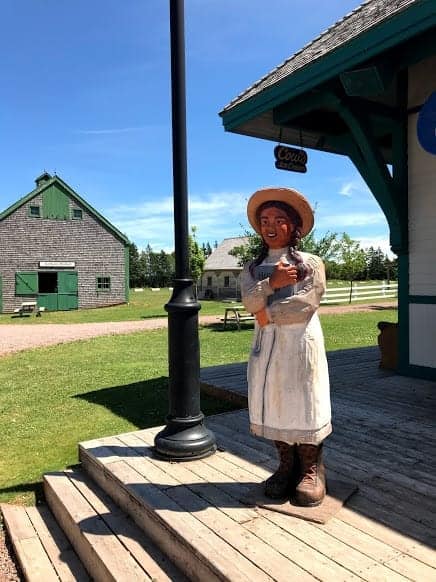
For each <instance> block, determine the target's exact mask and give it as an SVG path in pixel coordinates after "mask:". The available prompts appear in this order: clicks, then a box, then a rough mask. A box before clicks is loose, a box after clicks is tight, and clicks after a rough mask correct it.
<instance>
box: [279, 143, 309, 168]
mask: <svg viewBox="0 0 436 582" xmlns="http://www.w3.org/2000/svg"><path fill="white" fill-rule="evenodd" d="M274 156H275V158H276V161H275V166H276V168H277V169H278V170H289V171H290V172H301V173H303V174H304V173H305V172H307V168H306V164H307V153H306V152H305V151H304V150H300V149H296V148H290V147H288V146H283V145H277V146H276V147H275V148H274Z"/></svg>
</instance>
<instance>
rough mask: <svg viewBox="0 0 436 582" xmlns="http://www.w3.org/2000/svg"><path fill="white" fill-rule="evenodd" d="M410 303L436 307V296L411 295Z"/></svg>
mask: <svg viewBox="0 0 436 582" xmlns="http://www.w3.org/2000/svg"><path fill="white" fill-rule="evenodd" d="M409 303H417V304H419V305H434V304H435V303H436V295H410V296H409Z"/></svg>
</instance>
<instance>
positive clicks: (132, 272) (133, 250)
mask: <svg viewBox="0 0 436 582" xmlns="http://www.w3.org/2000/svg"><path fill="white" fill-rule="evenodd" d="M141 284H142V282H141V269H140V263H139V252H138V247H137V246H136V245H135V243H133V242H131V243H129V285H130V287H139V286H140V285H141Z"/></svg>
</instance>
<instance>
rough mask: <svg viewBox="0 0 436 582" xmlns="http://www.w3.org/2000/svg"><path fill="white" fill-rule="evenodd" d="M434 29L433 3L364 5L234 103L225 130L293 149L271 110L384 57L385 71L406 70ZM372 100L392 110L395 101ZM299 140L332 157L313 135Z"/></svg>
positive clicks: (295, 137) (375, 1) (293, 137)
mask: <svg viewBox="0 0 436 582" xmlns="http://www.w3.org/2000/svg"><path fill="white" fill-rule="evenodd" d="M435 27H436V2H435V1H434V0H367V1H366V2H364V3H363V4H361V5H360V6H359V7H358V8H356V9H355V10H353V11H352V12H350V13H349V14H347V15H346V16H344V17H343V18H342V19H341V20H339V21H338V22H337V23H336V24H334V25H333V26H331V27H330V28H328V29H327V30H326V31H324V32H323V33H321V34H320V35H319V36H318V37H317V38H315V39H314V40H313V41H312V42H310V43H309V44H307V45H306V46H305V47H303V48H302V49H301V50H299V51H298V52H296V53H295V54H293V55H292V56H290V57H289V58H288V59H286V60H285V61H284V62H283V63H281V64H280V65H278V66H277V67H275V68H274V69H273V70H272V71H271V72H269V73H268V74H267V75H265V76H264V77H262V78H261V79H260V80H258V81H256V82H255V83H254V84H253V85H251V86H250V87H248V89H246V90H245V91H243V92H242V93H241V94H240V95H238V96H237V97H236V98H235V99H233V100H232V101H231V102H230V103H229V104H228V105H227V106H226V107H224V109H223V110H222V111H221V112H220V115H221V116H222V118H223V124H224V127H225V129H226V130H227V131H233V132H235V133H241V134H243V135H250V136H255V137H261V138H264V139H270V140H273V141H282V140H283V143H296V144H298V142H299V139H300V137H301V136H300V134H299V131H296V132H295V131H294V132H292V129H289V128H286V127H282V128H281V126H284V124H281V123H280V120H279V119H277V118H276V117H275V113H276V111H275V108H277V107H278V106H280V105H282V104H284V103H286V102H288V103H289V102H291V101H292V100H294V99H295V98H298V97H299V96H301V98H302V99H304V98H305V97H306V96H310V95H311V93H313V94H317V93H318V92H319V91H321V92H322V91H323V90H324V89H325V86H326V85H327V84H330V87H331V86H332V85H333V87H337V86H338V85H339V86H341V80H340V75H341V74H343V73H344V72H349V71H355V70H356V69H359V68H362V67H366V66H371V65H373V64H374V62H375V60H377V59H381V58H385V57H386V56H389V62H388V63H387V64H388V66H389V67H391V68H395V67H396V68H397V70H398V68H399V67H401V66H405V67H407V64H408V63H410V59H412V57H413V55H411V56H409V53H411V52H413V50H412V51H411V50H410V48H412V49H414V48H415V47H416V42H415V41H416V39H417V38H418V37H420V35H421V36H422V35H424V34H427V35H430V36H428V37H427V39H425V40H427V42H426V43H424V42H423V45H425V46H427V51H428V50H429V48H428V47H429V45H432V44H433V45H434V43H433V42H432V40H431V39H432V38H433V36H434V35H433V36H432V34H433V32H434V29H435ZM408 42H410V43H413V44H412V45H411V46H409V45H407V43H408ZM401 47H403V49H404V50H402V48H401ZM421 50H422V52H424V50H425V49H421ZM398 51H401V52H400V54H398ZM383 64H385V63H383ZM373 100H374V101H381V102H383V101H384V102H385V103H386V102H387V101H388V102H389V104H390V105H392V104H393V103H394V102H395V95H393V94H392V95H388V96H387V95H386V94H385V95H384V96H383V97H379V96H376V97H375V98H374V99H373ZM291 107H292V105H291ZM281 129H283V135H281V134H280V132H281ZM303 132H304V128H303ZM304 137H305V138H306V139H305V140H304V145H305V146H306V147H315V148H316V149H324V150H325V151H337V150H335V148H334V147H331V146H330V147H326V148H323V147H322V146H319V144H318V143H317V140H318V138H319V132H317V131H314V132H313V133H312V135H311V132H310V131H308V132H307V136H304ZM338 153H343V152H341V151H339V152H338Z"/></svg>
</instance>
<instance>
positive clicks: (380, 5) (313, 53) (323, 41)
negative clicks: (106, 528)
mask: <svg viewBox="0 0 436 582" xmlns="http://www.w3.org/2000/svg"><path fill="white" fill-rule="evenodd" d="M420 1H422V0H389V1H387V0H367V1H366V2H363V4H361V5H360V6H358V7H357V8H356V9H355V10H353V11H352V12H350V13H349V14H346V15H345V16H344V17H343V18H341V19H340V20H339V21H338V22H336V23H335V24H333V25H332V26H330V27H329V28H328V29H327V30H325V31H324V32H322V33H321V34H320V35H319V36H317V37H316V38H315V39H314V40H312V41H311V42H309V43H308V44H307V45H306V46H304V47H303V48H302V49H300V50H299V51H297V52H296V53H295V54H293V55H292V56H290V57H289V58H288V59H286V60H285V61H284V62H283V63H281V64H280V65H278V66H277V67H275V68H274V69H273V70H272V71H271V72H269V73H268V74H266V75H265V76H264V77H262V78H261V79H260V80H259V81H256V82H255V83H254V84H253V85H251V86H250V87H248V89H246V90H245V91H243V92H242V93H241V94H240V95H238V96H237V97H236V98H235V99H233V100H232V101H231V102H230V103H229V104H228V105H227V106H226V107H224V108H223V111H222V113H224V112H225V111H229V110H230V109H233V108H234V107H237V106H238V105H239V104H240V103H242V102H243V101H246V100H247V99H250V98H251V97H253V96H254V95H257V94H258V93H260V92H262V91H263V90H265V89H266V88H268V87H270V86H271V85H274V84H276V83H279V82H280V81H281V80H282V79H284V78H285V77H288V76H289V75H291V74H293V73H295V72H296V71H298V70H299V69H302V68H303V67H305V66H307V65H309V64H313V62H314V61H315V60H317V59H321V58H322V57H324V56H325V55H327V54H328V53H331V52H333V51H334V50H335V49H337V48H338V47H340V46H342V45H344V44H346V43H349V42H350V41H351V40H353V39H354V38H356V37H357V36H359V35H361V34H362V33H363V32H365V31H366V30H368V29H369V28H371V27H374V26H377V25H379V24H381V23H382V22H383V21H385V20H387V19H388V18H391V17H392V16H393V15H394V14H397V13H398V12H401V11H403V10H405V9H406V8H408V7H409V6H410V5H411V4H416V3H419V2H420Z"/></svg>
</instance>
